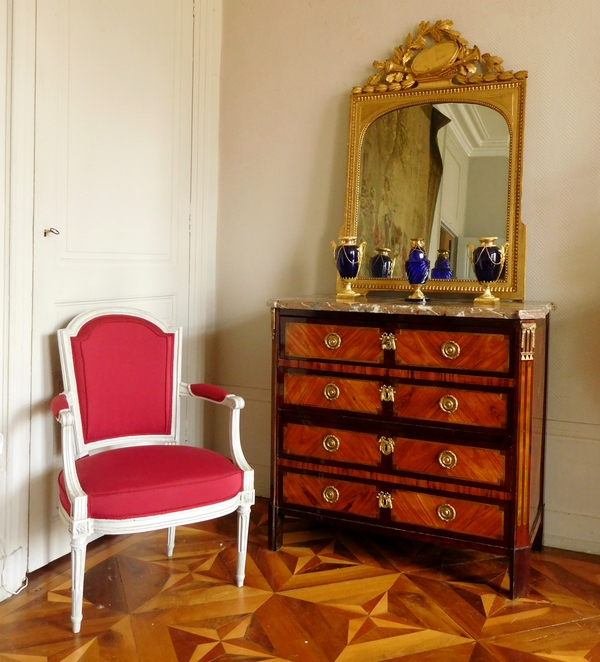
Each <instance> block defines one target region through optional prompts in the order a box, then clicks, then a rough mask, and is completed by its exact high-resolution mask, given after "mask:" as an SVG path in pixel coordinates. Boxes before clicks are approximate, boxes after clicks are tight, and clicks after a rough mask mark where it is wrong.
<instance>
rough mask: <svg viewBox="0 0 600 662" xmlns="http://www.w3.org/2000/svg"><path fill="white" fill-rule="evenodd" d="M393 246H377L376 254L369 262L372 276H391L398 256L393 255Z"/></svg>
mask: <svg viewBox="0 0 600 662" xmlns="http://www.w3.org/2000/svg"><path fill="white" fill-rule="evenodd" d="M391 252H392V250H391V248H376V249H375V255H374V256H373V257H372V258H371V261H370V262H369V272H370V274H371V278H391V277H392V273H393V271H394V264H395V262H396V257H395V256H394V257H391V256H390V253H391Z"/></svg>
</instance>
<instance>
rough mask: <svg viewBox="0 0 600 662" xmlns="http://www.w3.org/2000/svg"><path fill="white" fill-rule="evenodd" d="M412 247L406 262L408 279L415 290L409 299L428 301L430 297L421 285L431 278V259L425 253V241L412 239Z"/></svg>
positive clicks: (405, 267)
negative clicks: (425, 293) (422, 289)
mask: <svg viewBox="0 0 600 662" xmlns="http://www.w3.org/2000/svg"><path fill="white" fill-rule="evenodd" d="M410 244H411V248H410V253H409V254H408V258H407V260H406V262H405V263H404V269H405V270H406V279H407V280H408V282H409V283H410V284H411V285H414V286H415V291H414V292H413V293H412V294H411V295H409V296H408V297H407V298H406V300H407V301H428V300H429V299H428V298H427V297H426V296H425V295H424V294H423V292H422V291H421V285H425V283H426V282H427V281H428V280H429V260H428V259H427V254H426V253H425V242H424V241H423V239H421V238H420V237H419V238H416V239H411V240H410Z"/></svg>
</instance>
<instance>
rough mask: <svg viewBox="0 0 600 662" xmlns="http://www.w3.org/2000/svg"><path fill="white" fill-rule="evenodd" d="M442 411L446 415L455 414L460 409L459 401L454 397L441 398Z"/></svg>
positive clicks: (445, 396)
mask: <svg viewBox="0 0 600 662" xmlns="http://www.w3.org/2000/svg"><path fill="white" fill-rule="evenodd" d="M440 409H441V410H442V411H443V412H445V413H446V414H453V413H454V412H455V411H456V410H457V409H458V400H457V399H456V398H455V397H454V396H453V395H444V396H443V397H441V398H440Z"/></svg>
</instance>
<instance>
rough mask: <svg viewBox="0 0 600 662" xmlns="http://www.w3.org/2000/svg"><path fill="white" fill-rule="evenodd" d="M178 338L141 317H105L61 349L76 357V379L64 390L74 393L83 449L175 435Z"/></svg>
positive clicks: (87, 325) (89, 324) (89, 323)
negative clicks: (124, 439)
mask: <svg viewBox="0 0 600 662" xmlns="http://www.w3.org/2000/svg"><path fill="white" fill-rule="evenodd" d="M165 328H166V327H165ZM177 333H178V329H171V330H169V331H165V330H163V329H161V328H159V327H158V326H157V325H156V324H153V323H152V322H151V321H149V320H147V319H143V318H142V317H136V316H133V315H127V314H106V315H102V316H98V317H94V318H92V319H91V320H90V321H87V322H85V323H84V324H83V325H82V326H81V328H80V329H79V330H78V331H77V332H76V334H75V335H70V337H69V338H68V339H67V338H65V340H66V341H67V342H63V348H62V349H63V351H67V352H68V351H69V349H70V352H71V353H72V363H71V366H72V372H73V375H72V377H74V384H71V385H68V386H67V385H65V386H67V387H68V388H69V389H70V390H71V391H73V392H74V396H75V399H76V403H75V404H76V407H77V408H78V410H79V417H80V421H79V422H78V423H79V425H78V426H77V427H79V429H80V434H81V440H82V441H83V443H84V444H89V443H91V442H99V441H103V440H107V439H113V438H122V437H139V436H148V435H150V436H157V437H163V438H164V437H172V436H174V435H175V432H176V430H175V425H176V423H177V421H176V420H175V419H176V407H177V389H178V387H179V374H178V373H179V357H178V351H179V342H178V338H177V337H176V335H177ZM69 363H70V362H69Z"/></svg>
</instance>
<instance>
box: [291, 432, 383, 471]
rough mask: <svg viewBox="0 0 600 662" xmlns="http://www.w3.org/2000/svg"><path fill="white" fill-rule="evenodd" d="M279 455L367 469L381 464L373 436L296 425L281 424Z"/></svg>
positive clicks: (375, 439)
mask: <svg viewBox="0 0 600 662" xmlns="http://www.w3.org/2000/svg"><path fill="white" fill-rule="evenodd" d="M283 452H284V453H287V454H290V455H300V456H302V457H306V458H319V459H321V460H335V461H336V462H352V463H355V464H360V465H369V466H376V465H377V464H379V463H380V462H381V453H380V451H379V441H378V437H377V435H375V434H368V433H366V432H350V431H348V430H337V429H335V428H322V427H312V426H310V425H299V424H297V423H285V424H284V426H283Z"/></svg>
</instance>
